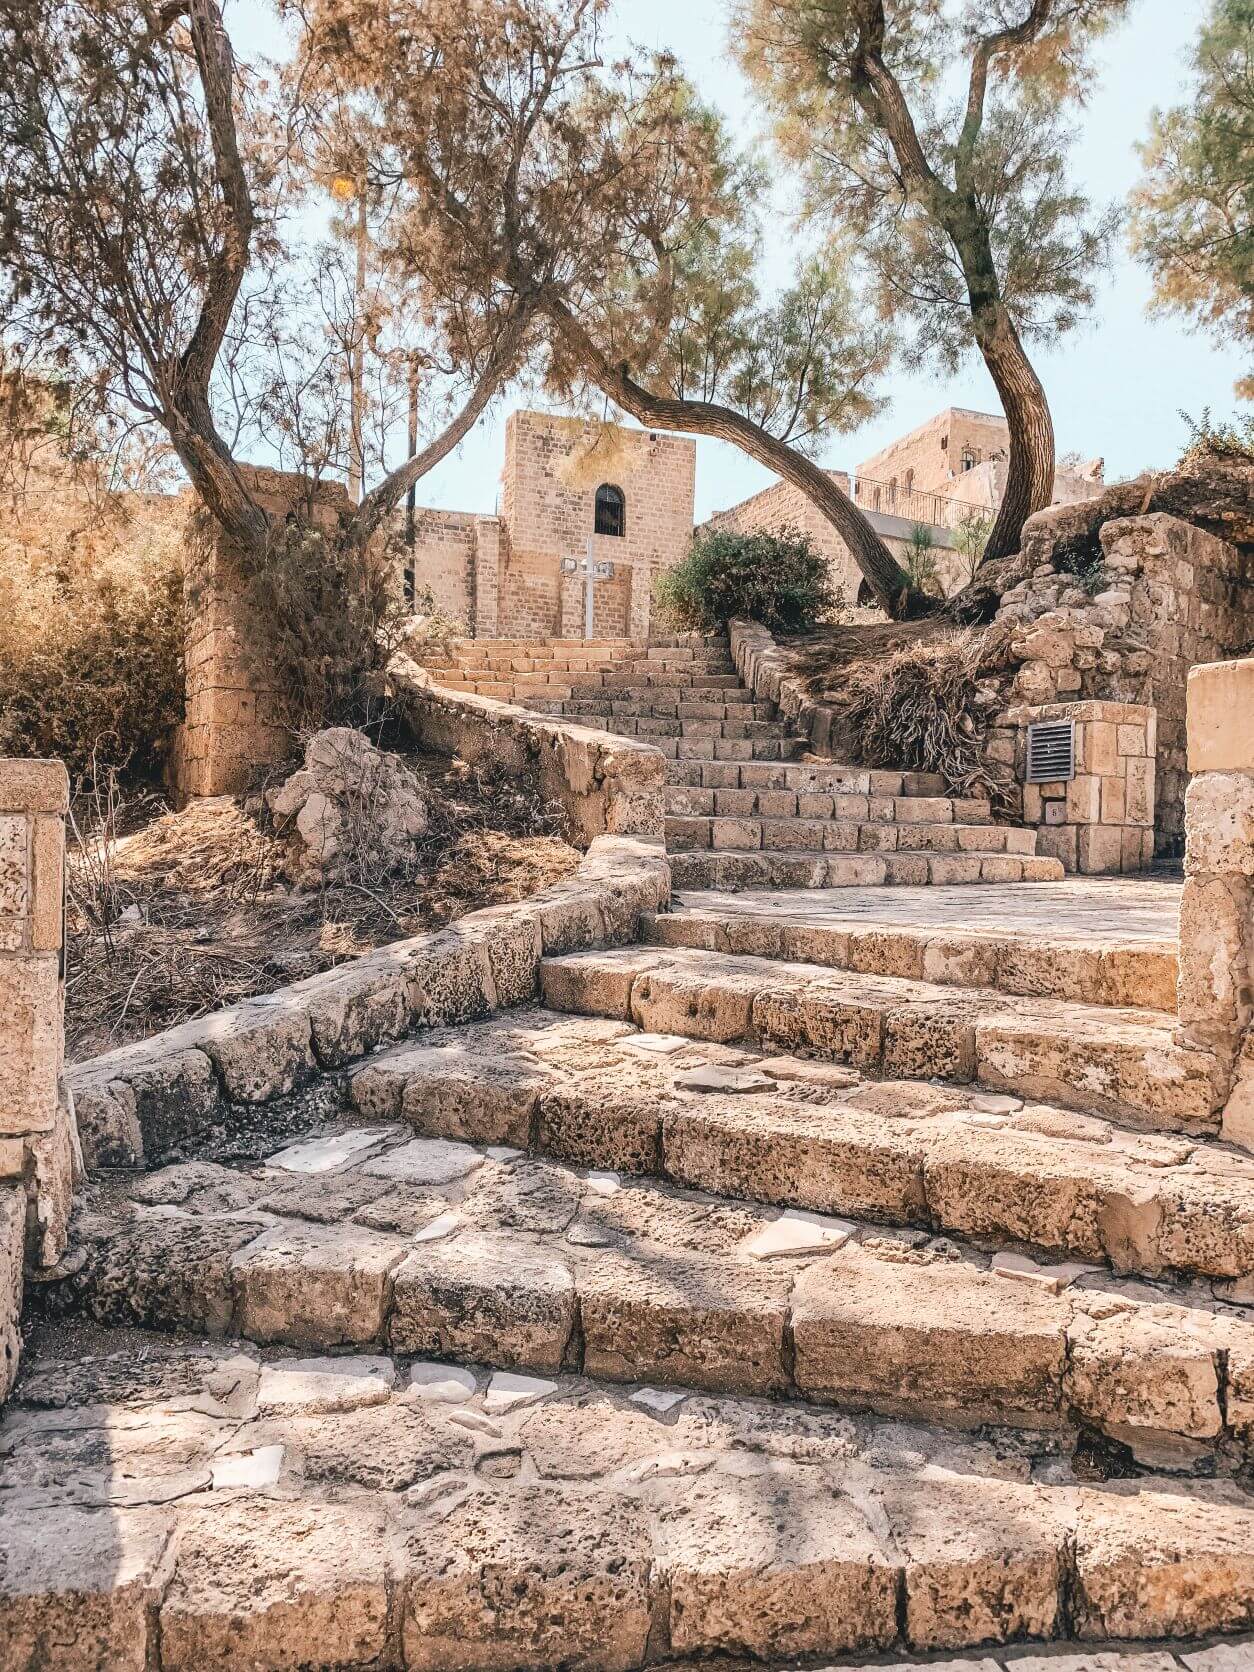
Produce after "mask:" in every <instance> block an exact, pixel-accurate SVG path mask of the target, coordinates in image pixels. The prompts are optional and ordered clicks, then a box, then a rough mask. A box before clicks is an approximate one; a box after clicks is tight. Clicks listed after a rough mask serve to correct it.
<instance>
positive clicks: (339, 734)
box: [266, 726, 427, 888]
mask: <svg viewBox="0 0 1254 1672" xmlns="http://www.w3.org/2000/svg"><path fill="white" fill-rule="evenodd" d="M266 805H267V807H268V808H269V810H270V813H271V814H272V816H273V817H274V819H275V820H276V822H277V824H278V827H279V832H280V834H281V835H282V836H283V837H284V838H285V839H286V849H285V855H284V870H285V872H286V874H287V876H288V877H289V878H290V880H291V881H292V882H294V883H297V884H298V885H301V886H303V887H306V888H316V887H318V886H319V885H320V884H323V883H329V882H332V881H335V880H336V879H338V878H340V877H342V876H344V875H345V874H346V872H348V871H349V870H352V871H355V872H357V871H360V872H365V873H368V874H371V875H375V876H379V875H383V874H385V873H386V872H387V871H388V870H390V869H392V868H393V867H394V865H395V864H396V863H397V862H398V861H399V860H401V859H402V858H403V857H404V856H405V855H406V854H412V850H413V843H414V841H415V839H416V838H417V837H419V836H422V835H423V834H424V833H425V832H426V828H427V809H426V805H425V803H424V801H423V797H422V787H421V785H420V784H419V782H418V779H417V777H416V776H415V774H414V773H413V772H411V771H410V769H409V768H408V767H407V766H406V765H405V764H404V762H403V761H401V760H400V759H398V757H397V756H396V755H392V754H388V753H387V752H386V751H384V750H382V749H376V748H375V746H374V744H373V743H371V741H370V739H369V738H368V737H367V736H366V734H365V733H364V732H360V731H354V730H353V729H352V727H350V726H332V727H329V728H328V729H327V730H326V731H320V732H315V733H314V735H313V736H312V737H311V738H310V739H309V742H308V743H307V744H306V745H305V764H304V766H303V767H301V769H300V770H299V771H298V772H293V773H292V775H291V777H290V778H288V779H287V781H286V782H285V783H283V784H281V785H280V786H279V788H278V789H275V790H270V791H268V793H267V795H266Z"/></svg>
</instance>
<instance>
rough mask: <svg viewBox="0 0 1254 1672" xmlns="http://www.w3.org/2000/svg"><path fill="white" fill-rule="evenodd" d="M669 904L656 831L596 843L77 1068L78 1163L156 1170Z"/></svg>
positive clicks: (507, 992)
mask: <svg viewBox="0 0 1254 1672" xmlns="http://www.w3.org/2000/svg"><path fill="white" fill-rule="evenodd" d="M495 706H498V707H499V706H503V705H500V704H497V705H495ZM669 904H670V868H669V866H668V864H667V861H666V850H665V845H664V843H663V840H662V837H661V835H660V834H659V835H656V836H641V835H630V836H620V835H603V836H599V837H597V838H596V839H595V840H594V841H593V842H592V843H591V845H590V846H589V848H588V852H587V853H586V854H585V856H584V858H583V860H582V862H581V863H580V866H579V870H578V871H577V873H576V874H575V876H573V877H571V878H568V879H567V880H566V881H564V882H560V883H557V884H555V885H554V886H553V887H552V888H548V889H545V890H544V891H543V892H542V893H540V894H536V895H533V896H532V897H531V898H530V899H527V900H521V901H519V902H517V903H516V904H511V905H506V906H491V907H488V908H487V909H485V910H483V911H477V912H471V913H469V914H468V915H467V916H466V917H463V918H460V919H459V920H458V921H457V922H456V923H454V924H453V925H452V926H451V927H450V928H448V929H443V930H440V931H438V932H436V933H432V934H425V935H416V936H414V937H413V938H411V939H409V940H402V941H396V942H394V943H393V944H392V945H390V946H385V947H381V948H380V949H378V950H377V951H375V952H371V953H368V954H367V955H366V956H365V957H362V958H357V959H354V960H353V961H352V962H350V963H345V964H340V965H337V967H336V968H334V969H331V970H326V971H323V972H321V973H320V974H318V975H314V976H310V977H309V978H308V979H306V980H304V981H298V982H296V983H294V984H293V985H292V986H289V987H281V988H279V989H278V990H277V991H276V992H273V993H267V994H264V995H263V996H261V997H258V998H253V999H247V1000H245V1001H244V1002H243V1003H241V1004H236V1005H232V1006H230V1007H229V1008H228V1009H226V1010H218V1011H215V1012H213V1014H212V1015H209V1016H204V1017H201V1018H200V1019H198V1020H197V1021H194V1022H187V1023H184V1024H183V1025H182V1026H181V1027H176V1028H169V1029H167V1030H166V1031H165V1032H164V1033H159V1034H156V1035H154V1036H153V1037H152V1038H151V1039H145V1040H142V1041H140V1042H139V1043H137V1044H134V1045H126V1046H122V1047H121V1048H120V1049H118V1050H116V1051H110V1052H108V1053H107V1054H106V1055H104V1056H100V1057H93V1058H91V1059H90V1060H88V1061H86V1062H82V1063H77V1064H75V1065H74V1066H73V1067H72V1068H71V1069H70V1072H69V1081H70V1085H71V1088H72V1090H73V1093H74V1098H75V1103H76V1106H77V1109H78V1117H79V1124H80V1127H81V1131H82V1139H83V1149H84V1152H85V1154H86V1158H87V1163H88V1165H89V1166H91V1167H102V1166H108V1167H153V1166H157V1165H160V1164H161V1163H163V1162H165V1161H168V1160H172V1159H174V1158H176V1157H178V1156H179V1155H181V1154H183V1153H186V1152H187V1151H188V1150H189V1149H192V1148H194V1147H195V1144H196V1143H197V1141H198V1140H201V1139H203V1138H204V1137H205V1136H206V1135H207V1134H208V1133H210V1132H212V1131H214V1130H217V1129H219V1128H221V1127H222V1126H223V1125H224V1124H225V1123H226V1122H227V1121H228V1119H229V1118H230V1114H231V1110H232V1108H233V1107H234V1108H238V1107H240V1106H241V1105H244V1106H247V1105H250V1104H259V1103H266V1102H270V1101H272V1100H274V1099H275V1098H279V1097H285V1096H287V1095H289V1094H290V1093H292V1092H294V1091H297V1090H299V1089H300V1088H302V1087H304V1086H307V1085H309V1084H311V1083H312V1082H313V1081H314V1080H315V1079H316V1078H317V1077H318V1076H319V1075H321V1074H334V1073H338V1072H339V1071H340V1070H342V1069H343V1068H344V1067H346V1066H347V1065H348V1064H349V1063H351V1062H353V1061H355V1060H356V1059H357V1058H359V1057H362V1056H365V1055H366V1054H367V1053H369V1052H371V1051H373V1050H376V1049H377V1048H378V1047H379V1046H381V1045H386V1044H390V1043H392V1042H394V1041H396V1040H398V1039H403V1038H405V1037H406V1036H407V1035H408V1034H410V1033H412V1032H413V1031H414V1030H415V1029H418V1028H433V1027H446V1026H453V1025H456V1024H458V1023H462V1022H469V1021H474V1020H475V1019H476V1018H478V1017H482V1016H486V1015H488V1014H490V1013H491V1012H492V1011H493V1010H496V1009H497V1008H504V1007H506V1006H509V1005H517V1004H524V1003H526V1002H527V1001H528V1000H529V999H532V998H534V997H535V995H536V993H537V992H538V990H539V968H540V960H541V958H542V957H547V956H552V955H554V954H557V953H565V952H578V951H585V950H588V949H590V948H595V947H607V946H618V945H625V944H628V943H630V942H634V941H636V940H637V939H638V938H639V935H640V926H641V919H642V916H643V915H644V914H646V913H654V912H658V911H664V910H666V909H667V908H668V907H669ZM2 1231H3V1220H2V1219H0V1232H2ZM3 1278H4V1265H3V1246H2V1243H0V1285H2V1284H3ZM0 1292H2V1291H0Z"/></svg>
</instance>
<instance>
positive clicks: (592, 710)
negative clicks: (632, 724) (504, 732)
mask: <svg viewBox="0 0 1254 1672" xmlns="http://www.w3.org/2000/svg"><path fill="white" fill-rule="evenodd" d="M746 695H747V693H746ZM523 700H524V701H525V702H526V705H527V707H528V708H535V709H537V710H538V711H542V712H545V713H550V714H559V715H563V716H565V717H566V718H567V719H570V720H580V721H583V722H591V723H592V724H598V723H599V722H600V721H602V720H606V719H611V720H617V719H624V720H775V704H774V703H769V702H759V703H755V702H748V701H746V702H702V701H698V702H689V701H687V700H686V698H684V697H683V696H682V695H680V694H677V693H675V692H671V693H670V694H669V695H667V696H664V697H653V698H645V699H640V698H630V699H627V698H624V699H621V700H619V699H618V698H616V696H615V694H614V693H613V692H607V693H606V694H605V696H604V697H603V698H602V699H601V700H600V701H597V700H595V699H593V698H591V697H588V698H580V699H578V700H560V699H558V698H554V697H526V698H524V699H523Z"/></svg>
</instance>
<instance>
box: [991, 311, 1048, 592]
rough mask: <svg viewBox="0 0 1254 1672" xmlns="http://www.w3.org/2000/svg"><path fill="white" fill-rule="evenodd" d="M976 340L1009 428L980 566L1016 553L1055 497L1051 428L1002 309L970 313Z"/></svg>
mask: <svg viewBox="0 0 1254 1672" xmlns="http://www.w3.org/2000/svg"><path fill="white" fill-rule="evenodd" d="M972 317H973V322H974V325H975V339H976V342H977V343H978V344H979V348H980V353H981V354H982V355H983V356H984V364H985V365H986V366H987V367H988V369H989V374H990V375H991V377H992V379H993V382H994V383H995V384H996V386H997V393H998V394H999V395H1000V396H1001V404H1002V410H1003V411H1004V412H1005V414H1006V423H1007V424H1008V425H1009V428H1010V463H1009V467H1008V469H1007V475H1006V492H1005V494H1004V495H1003V496H1002V502H1001V506H1000V508H999V510H998V512H997V518H996V521H995V522H994V523H993V528H992V532H991V533H990V535H989V537H988V544H987V545H986V546H985V548H984V556H983V559H982V561H983V562H984V563H991V562H993V561H994V560H995V559H997V558H1000V557H1009V556H1011V555H1012V554H1013V553H1014V552H1017V551H1018V550H1019V545H1020V538H1021V536H1022V533H1023V525H1024V523H1025V522H1026V521H1027V520H1028V518H1029V517H1030V516H1032V515H1033V513H1034V512H1036V511H1043V510H1044V509H1045V507H1046V506H1047V505H1048V504H1049V503H1050V501H1051V500H1052V499H1053V496H1054V422H1053V419H1052V418H1051V417H1050V411H1049V402H1048V401H1047V400H1046V398H1045V390H1044V387H1043V386H1042V384H1041V380H1040V378H1039V377H1037V375H1036V372H1035V371H1034V370H1033V368H1032V363H1031V361H1030V360H1029V359H1028V357H1027V355H1026V353H1025V352H1024V348H1023V344H1022V342H1020V340H1019V333H1018V331H1016V329H1015V325H1014V321H1013V320H1012V319H1011V317H1010V314H1009V313H1008V312H1007V310H1006V307H1005V304H1004V303H1002V302H1000V301H999V302H996V303H993V304H991V305H989V306H988V307H986V308H980V309H978V310H977V311H974V312H973V316H972Z"/></svg>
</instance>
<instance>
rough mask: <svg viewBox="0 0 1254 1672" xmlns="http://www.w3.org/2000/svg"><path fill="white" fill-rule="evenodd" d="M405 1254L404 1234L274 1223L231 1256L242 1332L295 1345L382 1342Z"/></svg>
mask: <svg viewBox="0 0 1254 1672" xmlns="http://www.w3.org/2000/svg"><path fill="white" fill-rule="evenodd" d="M404 1257H405V1244H404V1242H402V1241H401V1240H400V1238H398V1237H389V1236H385V1235H384V1234H383V1233H381V1232H379V1231H367V1230H365V1229H363V1228H362V1227H360V1226H349V1225H301V1224H296V1223H293V1222H290V1221H289V1222H287V1223H284V1224H281V1225H276V1226H274V1227H273V1228H272V1229H271V1230H268V1231H263V1232H262V1233H261V1235H260V1236H259V1237H258V1238H257V1239H256V1241H255V1242H251V1243H249V1244H248V1246H247V1247H245V1248H242V1249H240V1251H239V1252H238V1253H237V1254H236V1255H235V1257H234V1258H233V1260H232V1261H231V1273H232V1277H233V1280H234V1283H235V1287H236V1291H237V1293H238V1296H239V1327H240V1330H241V1332H242V1333H243V1334H244V1335H246V1336H248V1337H249V1339H250V1340H253V1341H286V1342H290V1343H291V1344H292V1345H293V1346H313V1347H337V1346H341V1345H344V1344H346V1343H358V1344H359V1343H364V1342H369V1341H379V1340H381V1339H382V1337H383V1324H384V1317H385V1306H386V1298H387V1284H388V1275H389V1273H390V1272H392V1271H393V1270H394V1269H395V1268H396V1267H397V1266H399V1265H400V1263H401V1261H402V1260H403V1259H404Z"/></svg>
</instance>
